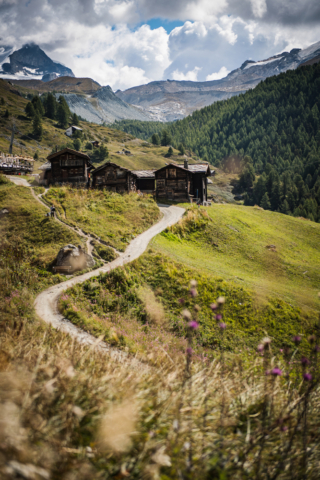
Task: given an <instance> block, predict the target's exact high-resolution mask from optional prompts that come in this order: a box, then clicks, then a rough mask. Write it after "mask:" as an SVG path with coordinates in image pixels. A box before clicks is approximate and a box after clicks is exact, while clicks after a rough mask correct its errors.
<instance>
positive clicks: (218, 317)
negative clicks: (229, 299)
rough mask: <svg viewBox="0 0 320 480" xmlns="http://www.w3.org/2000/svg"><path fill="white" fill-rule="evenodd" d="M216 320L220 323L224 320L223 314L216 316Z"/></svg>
mask: <svg viewBox="0 0 320 480" xmlns="http://www.w3.org/2000/svg"><path fill="white" fill-rule="evenodd" d="M216 320H218V321H219V320H222V315H221V313H218V315H216Z"/></svg>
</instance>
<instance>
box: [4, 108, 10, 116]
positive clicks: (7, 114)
mask: <svg viewBox="0 0 320 480" xmlns="http://www.w3.org/2000/svg"><path fill="white" fill-rule="evenodd" d="M9 117H10V113H9V110H8V109H7V110H6V111H5V112H4V118H9Z"/></svg>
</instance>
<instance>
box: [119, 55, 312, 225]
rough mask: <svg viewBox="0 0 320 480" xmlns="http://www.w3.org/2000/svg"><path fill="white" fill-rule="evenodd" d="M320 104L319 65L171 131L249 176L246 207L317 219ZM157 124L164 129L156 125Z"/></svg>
mask: <svg viewBox="0 0 320 480" xmlns="http://www.w3.org/2000/svg"><path fill="white" fill-rule="evenodd" d="M319 104H320V64H316V65H312V66H308V67H303V68H300V69H298V70H295V71H288V72H286V73H283V74H280V75H278V76H275V77H271V78H268V79H267V80H265V81H264V82H261V83H260V84H259V85H258V86H257V87H256V88H255V89H254V90H250V91H249V92H247V93H245V94H244V95H239V96H238V97H233V98H230V99H229V100H225V101H222V102H217V103H215V104H213V105H211V106H209V107H206V108H203V109H201V110H199V111H196V112H194V113H193V114H192V115H191V116H189V117H187V118H185V119H183V120H180V121H177V122H175V123H173V124H167V125H166V129H167V130H168V131H169V132H170V133H171V135H172V136H173V143H174V144H176V145H178V144H179V143H180V142H182V143H183V144H184V145H185V147H187V148H189V149H191V150H193V151H194V152H195V153H196V154H198V155H199V156H200V157H201V158H202V159H203V160H207V161H209V162H210V163H211V164H213V165H215V166H222V167H224V168H226V169H228V170H229V171H234V172H237V171H239V172H240V171H241V172H243V175H242V179H241V185H242V187H243V188H244V189H245V190H246V191H247V197H246V203H247V204H254V203H257V204H259V205H262V206H263V207H264V208H269V209H272V210H275V211H277V210H279V211H281V212H283V213H292V214H294V215H296V216H303V217H307V218H310V219H311V220H316V221H319V219H320V212H319V205H320V188H319V187H320V179H319V175H320V113H319V108H320V105H319ZM117 127H118V128H119V127H120V128H123V129H125V125H123V126H122V125H120V124H118V125H117ZM154 127H155V131H159V129H160V127H159V125H158V124H155V125H154ZM130 128H132V126H131V127H130ZM162 128H163V127H162ZM127 129H128V125H127ZM149 131H150V127H148V133H149ZM135 133H136V134H137V135H139V132H138V125H136V128H135ZM246 157H247V158H246ZM248 157H250V158H248ZM256 175H261V176H260V178H259V179H258V180H257V178H256ZM255 182H256V183H255Z"/></svg>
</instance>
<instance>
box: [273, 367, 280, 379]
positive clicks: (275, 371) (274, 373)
mask: <svg viewBox="0 0 320 480" xmlns="http://www.w3.org/2000/svg"><path fill="white" fill-rule="evenodd" d="M271 374H272V375H274V376H275V377H279V376H280V375H282V370H280V368H278V367H276V368H274V369H273V370H271Z"/></svg>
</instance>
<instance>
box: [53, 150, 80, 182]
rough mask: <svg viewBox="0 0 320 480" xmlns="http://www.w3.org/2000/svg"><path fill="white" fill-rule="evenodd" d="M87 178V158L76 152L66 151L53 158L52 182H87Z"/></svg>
mask: <svg viewBox="0 0 320 480" xmlns="http://www.w3.org/2000/svg"><path fill="white" fill-rule="evenodd" d="M87 180H88V173H87V159H86V158H83V157H80V156H77V155H76V154H70V153H64V154H61V155H59V156H57V157H54V158H53V159H52V160H51V178H50V181H51V182H53V183H55V182H59V183H60V182H62V183H68V182H71V183H86V182H87Z"/></svg>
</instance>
